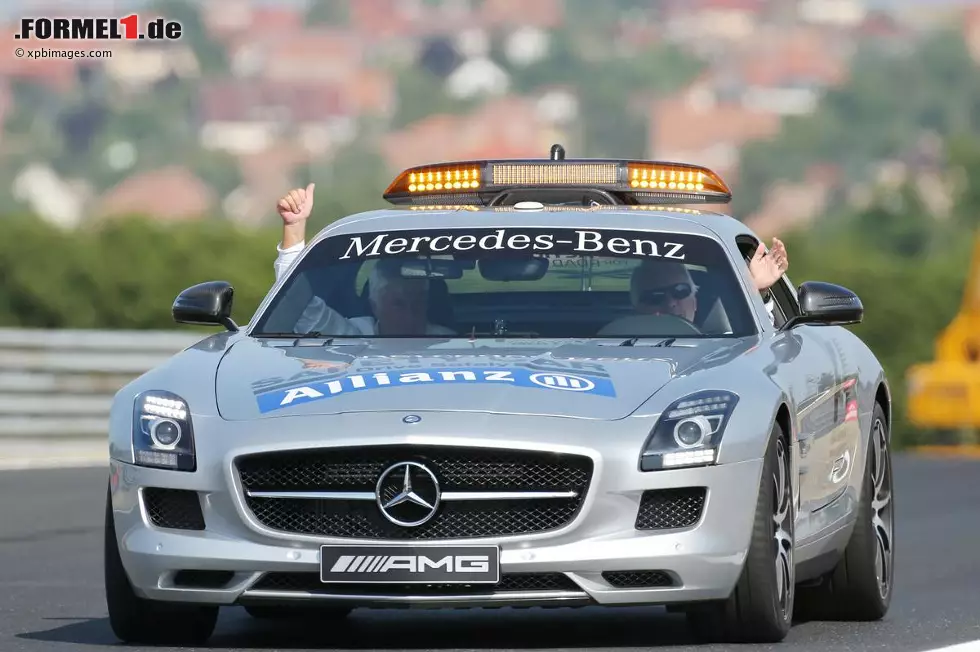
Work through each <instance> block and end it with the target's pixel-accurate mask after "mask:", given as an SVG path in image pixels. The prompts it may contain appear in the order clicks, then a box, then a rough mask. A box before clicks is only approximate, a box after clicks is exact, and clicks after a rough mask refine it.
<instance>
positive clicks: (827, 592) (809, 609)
mask: <svg viewBox="0 0 980 652" xmlns="http://www.w3.org/2000/svg"><path fill="white" fill-rule="evenodd" d="M890 439H891V438H890V436H889V432H888V422H887V420H886V418H885V411H884V409H883V408H882V407H881V405H880V404H878V403H875V409H874V412H873V414H872V417H871V432H870V433H869V435H868V454H867V459H866V460H865V465H864V478H863V482H862V486H861V499H860V502H859V503H858V513H857V521H856V522H855V523H854V531H853V532H852V533H851V539H850V541H848V543H847V548H845V549H844V554H843V555H842V557H841V559H840V561H839V562H837V566H836V567H835V568H834V570H832V571H831V572H830V573H828V574H827V575H825V576H824V577H823V578H822V581H821V583H820V584H818V585H817V586H813V587H807V588H805V589H804V588H801V589H800V591H799V600H798V602H797V612H798V613H797V615H798V617H799V618H800V619H801V620H838V621H855V622H862V621H874V620H880V619H882V618H884V617H885V614H886V613H888V608H889V606H890V605H891V599H892V589H893V587H894V569H895V536H894V534H895V516H894V514H895V501H894V491H893V486H894V483H893V478H892V463H891V447H890V443H891V441H890Z"/></svg>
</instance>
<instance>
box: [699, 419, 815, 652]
mask: <svg viewBox="0 0 980 652" xmlns="http://www.w3.org/2000/svg"><path fill="white" fill-rule="evenodd" d="M790 469H791V466H790V448H789V444H788V442H787V441H786V436H785V434H784V433H783V429H782V427H781V426H780V425H779V424H778V423H777V424H775V425H774V426H773V429H772V432H771V433H770V435H769V444H768V446H767V448H766V456H765V460H764V462H763V466H762V477H761V479H760V481H759V497H758V499H757V501H756V509H755V516H754V524H753V527H752V538H751V541H750V543H749V551H748V554H747V555H746V558H745V565H744V566H743V568H742V574H741V576H740V577H739V580H738V583H737V584H736V585H735V589H734V590H733V591H732V594H731V596H729V598H728V599H727V600H724V601H722V602H717V603H707V604H704V605H691V607H690V609H689V611H688V615H687V619H688V625H689V626H690V628H691V630H692V633H693V634H694V635H695V637H697V638H698V639H699V640H701V641H703V642H712V643H778V642H780V641H782V640H783V639H785V638H786V636H787V634H789V631H790V628H791V627H792V624H793V603H794V600H795V595H796V569H795V562H794V557H793V548H794V545H795V522H796V507H795V504H794V501H793V481H792V476H791V475H790Z"/></svg>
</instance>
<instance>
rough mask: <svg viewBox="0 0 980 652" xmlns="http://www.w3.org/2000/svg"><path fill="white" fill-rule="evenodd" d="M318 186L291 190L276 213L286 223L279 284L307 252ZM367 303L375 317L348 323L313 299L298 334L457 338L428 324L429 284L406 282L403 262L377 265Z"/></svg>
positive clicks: (415, 280)
mask: <svg viewBox="0 0 980 652" xmlns="http://www.w3.org/2000/svg"><path fill="white" fill-rule="evenodd" d="M313 191H314V185H313V184H310V185H309V186H307V188H306V190H303V189H302V188H297V189H295V190H291V191H290V192H289V193H288V194H286V195H285V196H284V197H283V198H282V199H280V200H279V203H278V205H277V208H278V209H279V215H280V217H282V221H283V238H282V242H281V243H280V244H279V246H278V247H277V249H278V250H279V256H278V258H277V259H276V262H275V271H276V280H278V279H279V278H281V277H282V276H283V274H285V273H286V271H287V270H288V269H289V267H290V266H291V265H292V263H293V261H295V259H296V258H297V257H298V256H299V254H300V253H301V252H302V251H303V246H304V244H305V229H306V220H307V218H308V217H309V216H310V212H311V211H312V210H313ZM368 300H369V302H370V304H371V312H372V313H373V315H374V316H373V317H352V318H350V319H347V318H346V317H344V316H343V315H341V314H340V313H339V312H337V311H336V310H334V309H333V308H331V307H330V306H328V305H327V304H326V303H325V302H324V301H323V299H321V298H320V297H314V298H313V300H312V301H310V304H309V305H308V306H307V307H306V309H305V310H304V311H303V314H302V316H301V317H300V318H299V320H298V321H297V324H296V327H295V328H294V331H295V332H297V333H308V332H314V331H319V332H322V333H324V334H325V335H328V336H329V335H337V336H344V335H399V336H403V337H404V336H409V337H411V336H413V335H430V336H431V335H455V333H454V332H453V331H452V330H450V329H448V328H445V327H444V326H439V325H437V324H432V323H430V322H429V320H428V308H429V281H428V280H427V279H419V278H404V277H403V276H402V275H401V261H400V260H379V261H378V262H377V263H375V265H374V268H373V269H372V270H371V274H370V277H369V280H368Z"/></svg>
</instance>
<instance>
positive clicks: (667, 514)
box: [636, 487, 707, 530]
mask: <svg viewBox="0 0 980 652" xmlns="http://www.w3.org/2000/svg"><path fill="white" fill-rule="evenodd" d="M706 494H707V489H705V488H704V487H685V488H683V489H656V490H652V491H644V492H643V497H642V498H641V499H640V510H639V513H637V515H636V529H637V530H673V529H676V528H683V527H690V526H692V525H694V524H696V523H697V522H698V521H700V520H701V510H702V509H703V508H704V498H705V495H706Z"/></svg>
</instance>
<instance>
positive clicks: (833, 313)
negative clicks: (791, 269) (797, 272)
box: [783, 281, 864, 330]
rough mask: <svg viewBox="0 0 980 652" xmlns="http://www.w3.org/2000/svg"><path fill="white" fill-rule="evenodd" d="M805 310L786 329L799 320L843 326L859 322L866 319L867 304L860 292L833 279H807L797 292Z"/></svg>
mask: <svg viewBox="0 0 980 652" xmlns="http://www.w3.org/2000/svg"><path fill="white" fill-rule="evenodd" d="M797 294H798V295H799V299H800V310H801V311H802V312H803V314H802V315H801V316H799V317H792V318H790V319H789V321H787V322H786V324H785V325H784V326H783V330H785V329H788V328H792V327H793V326H796V325H797V324H825V325H828V326H843V325H845V324H859V323H861V321H862V320H863V319H864V305H863V304H862V303H861V300H860V299H859V298H858V296H857V295H856V294H854V293H853V292H851V291H850V290H848V289H847V288H845V287H841V286H840V285H834V284H833V283H823V282H820V281H807V282H806V283H803V284H802V285H801V286H800V289H799V291H798V292H797Z"/></svg>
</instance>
